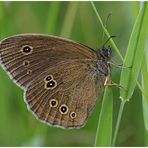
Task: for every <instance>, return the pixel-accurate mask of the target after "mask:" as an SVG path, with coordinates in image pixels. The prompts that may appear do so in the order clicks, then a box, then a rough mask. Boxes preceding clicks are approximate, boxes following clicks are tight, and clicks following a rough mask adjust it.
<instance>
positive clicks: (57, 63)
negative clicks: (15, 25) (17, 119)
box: [0, 34, 111, 128]
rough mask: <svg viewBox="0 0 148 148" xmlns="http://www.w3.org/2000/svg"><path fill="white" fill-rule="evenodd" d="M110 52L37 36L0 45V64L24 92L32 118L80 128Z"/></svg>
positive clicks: (101, 82) (104, 74)
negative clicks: (33, 116)
mask: <svg viewBox="0 0 148 148" xmlns="http://www.w3.org/2000/svg"><path fill="white" fill-rule="evenodd" d="M110 59H111V48H105V47H104V46H103V47H102V48H101V49H98V50H97V51H95V50H93V49H92V48H90V47H87V46H85V45H83V44H80V43H76V42H73V41H70V40H67V39H63V38H59V37H55V36H45V35H39V34H23V35H17V36H13V37H9V38H7V39H5V40H3V41H2V42H1V43H0V61H1V65H2V66H3V68H4V69H5V70H6V72H8V73H9V75H10V77H11V78H12V79H13V80H14V81H15V82H16V83H17V84H18V85H19V86H21V87H22V88H23V89H24V91H25V95H24V96H25V98H24V100H25V102H26V103H27V106H28V109H29V110H30V111H31V112H32V113H33V114H34V115H35V116H36V117H37V119H39V120H41V121H43V122H45V123H47V124H50V125H55V126H58V127H64V128H76V127H82V126H83V125H84V124H85V122H86V120H87V118H88V115H89V114H90V112H91V110H92V109H93V108H94V106H95V104H96V100H97V98H98V95H99V93H100V89H101V88H102V87H103V86H104V84H105V83H106V81H107V80H108V79H109V78H110V64H109V63H108V61H110Z"/></svg>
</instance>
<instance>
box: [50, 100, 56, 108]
mask: <svg viewBox="0 0 148 148" xmlns="http://www.w3.org/2000/svg"><path fill="white" fill-rule="evenodd" d="M49 105H50V107H57V106H58V101H57V100H56V99H51V100H50V102H49Z"/></svg>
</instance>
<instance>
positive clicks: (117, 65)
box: [108, 61, 132, 68]
mask: <svg viewBox="0 0 148 148" xmlns="http://www.w3.org/2000/svg"><path fill="white" fill-rule="evenodd" d="M108 64H110V65H113V66H114V67H117V68H132V66H123V64H116V63H114V62H111V61H109V62H108Z"/></svg>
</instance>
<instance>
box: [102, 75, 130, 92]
mask: <svg viewBox="0 0 148 148" xmlns="http://www.w3.org/2000/svg"><path fill="white" fill-rule="evenodd" d="M104 86H114V87H118V88H120V89H123V90H124V91H127V90H126V89H125V88H124V87H123V86H121V85H120V84H117V83H115V82H113V81H112V80H111V79H110V78H109V77H106V79H105V82H104Z"/></svg>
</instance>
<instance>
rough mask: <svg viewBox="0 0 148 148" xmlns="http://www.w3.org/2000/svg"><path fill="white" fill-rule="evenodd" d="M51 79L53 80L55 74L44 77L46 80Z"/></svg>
mask: <svg viewBox="0 0 148 148" xmlns="http://www.w3.org/2000/svg"><path fill="white" fill-rule="evenodd" d="M50 80H53V76H52V75H49V76H46V77H45V79H44V81H45V82H48V81H50Z"/></svg>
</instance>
